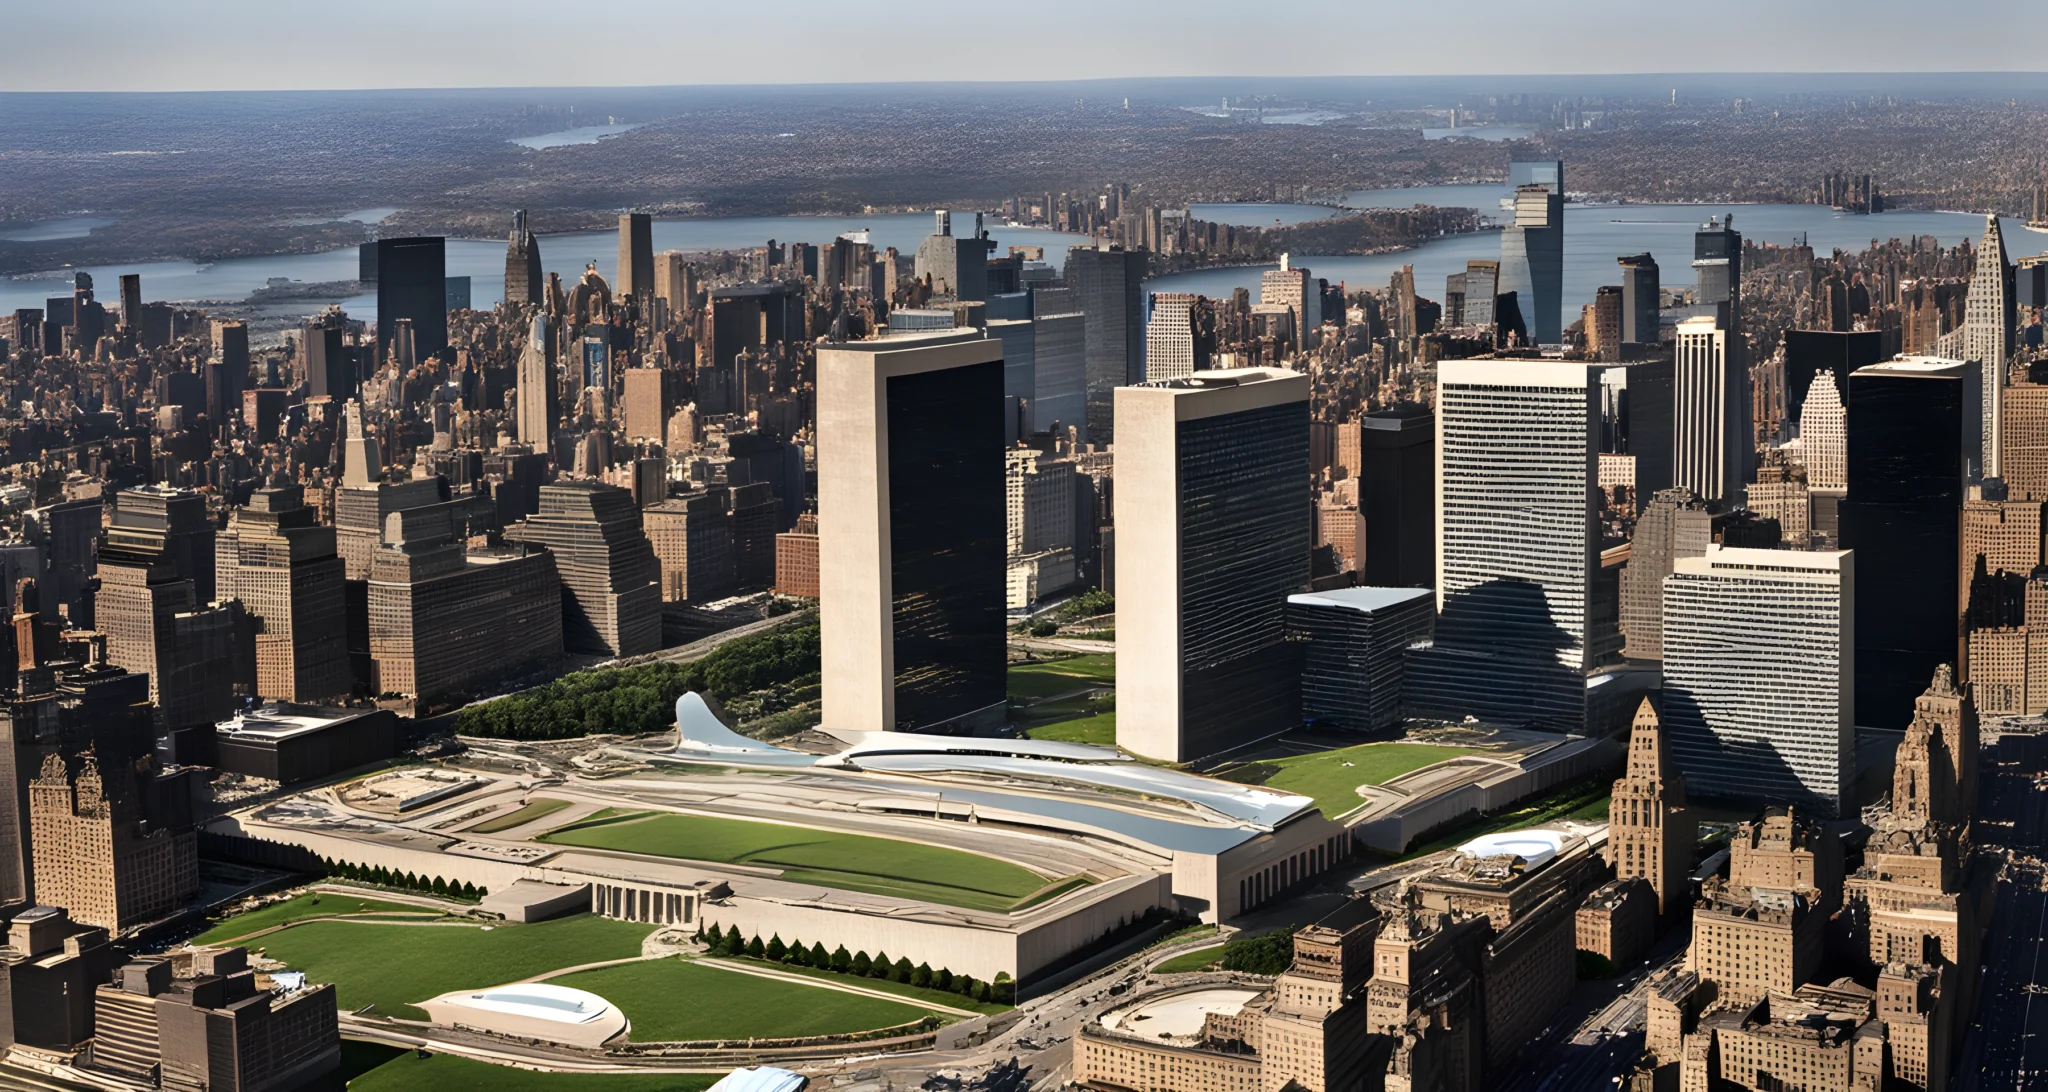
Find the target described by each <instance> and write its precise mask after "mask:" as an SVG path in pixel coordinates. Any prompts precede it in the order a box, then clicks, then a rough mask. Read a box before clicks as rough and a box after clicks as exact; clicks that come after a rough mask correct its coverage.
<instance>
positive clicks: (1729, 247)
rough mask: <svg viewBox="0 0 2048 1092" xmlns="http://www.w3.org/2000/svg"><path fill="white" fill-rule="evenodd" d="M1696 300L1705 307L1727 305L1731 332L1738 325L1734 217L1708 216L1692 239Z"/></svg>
mask: <svg viewBox="0 0 2048 1092" xmlns="http://www.w3.org/2000/svg"><path fill="white" fill-rule="evenodd" d="M1692 275H1693V280H1694V283H1695V284H1696V285H1697V287H1696V288H1695V289H1694V295H1695V298H1697V299H1698V301H1699V302H1701V303H1706V304H1728V305H1729V308H1728V310H1729V318H1728V321H1729V323H1730V324H1731V328H1733V327H1734V326H1736V325H1737V324H1739V323H1740V322H1741V318H1740V313H1741V300H1742V233H1741V232H1739V231H1736V230H1735V217H1733V216H1728V217H1725V218H1723V217H1720V216H1710V217H1708V218H1707V222H1706V223H1704V224H1701V225H1700V229H1699V230H1698V231H1696V232H1694V233H1693V237H1692Z"/></svg>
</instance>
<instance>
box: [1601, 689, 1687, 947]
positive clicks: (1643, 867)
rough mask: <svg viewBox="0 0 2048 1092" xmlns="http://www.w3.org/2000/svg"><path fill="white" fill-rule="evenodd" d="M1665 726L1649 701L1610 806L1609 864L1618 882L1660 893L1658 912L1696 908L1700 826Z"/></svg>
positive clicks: (1641, 713) (1634, 730)
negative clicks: (1638, 882) (1693, 882)
mask: <svg viewBox="0 0 2048 1092" xmlns="http://www.w3.org/2000/svg"><path fill="white" fill-rule="evenodd" d="M1666 742H1667V741H1666V739H1665V734H1664V726H1663V723H1662V722H1661V721H1659V720H1658V718H1657V710H1656V708H1655V707H1653V706H1652V705H1651V704H1650V700H1649V699H1648V698H1645V699H1643V704H1642V705H1641V706H1639V707H1637V709H1636V719H1635V723H1634V724H1633V725H1632V726H1631V727H1630V729H1629V736H1628V768H1627V770H1626V771H1625V772H1624V773H1623V774H1622V776H1621V778H1620V780H1618V781H1616V782H1615V783H1614V793H1613V797H1612V803H1611V804H1609V806H1608V823H1607V863H1608V864H1609V865H1611V866H1613V868H1614V878H1615V879H1618V880H1626V879H1630V878H1635V877H1640V878H1642V879H1645V880H1648V881H1649V882H1650V889H1651V890H1652V891H1655V892H1656V893H1657V912H1658V913H1660V914H1666V915H1669V914H1674V913H1677V912H1678V911H1680V910H1683V909H1685V908H1686V907H1687V906H1689V905H1691V902H1692V888H1691V886H1690V885H1689V883H1688V880H1687V876H1688V874H1689V873H1690V872H1691V871H1692V869H1691V865H1692V847H1693V843H1694V842H1696V841H1698V840H1699V823H1698V822H1696V821H1695V820H1694V819H1693V818H1692V816H1691V814H1690V813H1688V812H1687V811H1686V808H1685V775H1684V774H1682V773H1680V772H1679V771H1678V767H1677V766H1676V764H1674V763H1673V762H1672V758H1671V754H1670V748H1669V747H1668V746H1667V745H1666Z"/></svg>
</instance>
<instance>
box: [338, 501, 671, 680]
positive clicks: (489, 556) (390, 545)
mask: <svg viewBox="0 0 2048 1092" xmlns="http://www.w3.org/2000/svg"><path fill="white" fill-rule="evenodd" d="M461 509H462V505H461V503H460V502H455V501H444V502H440V503H434V504H424V505H417V506H414V507H409V508H403V509H399V510H396V511H394V512H393V513H392V514H391V515H390V516H389V518H387V519H385V520H384V521H383V524H382V526H381V528H380V531H381V535H380V538H379V541H378V543H377V546H376V548H375V549H374V550H373V551H372V552H371V556H370V563H369V572H368V589H367V600H368V604H369V655H370V662H371V672H372V682H371V688H372V689H373V690H374V691H376V692H377V693H379V694H387V693H388V694H402V695H405V696H406V697H409V698H412V699H413V701H414V702H415V707H416V708H422V707H433V706H435V705H437V704H439V703H442V702H445V701H447V700H448V699H451V698H456V697H458V696H459V695H463V694H467V693H474V692H476V691H478V690H480V689H482V688H484V687H487V686H489V685H491V684H492V683H495V682H497V681H499V680H501V679H505V678H509V677H513V676H517V675H521V674H525V673H528V672H532V671H536V670H544V669H546V668H549V667H552V666H555V665H557V664H559V663H560V662H561V660H562V625H563V615H562V599H563V592H562V579H561V574H560V571H559V570H558V568H557V565H558V564H559V563H560V562H562V561H563V559H564V558H565V556H573V555H575V554H576V553H578V551H577V550H576V548H575V547H574V546H565V547H564V548H563V549H562V550H560V551H551V550H538V549H521V548H517V547H507V548H501V549H485V550H477V551H475V552H470V551H468V550H466V549H465V548H464V540H465V539H466V538H467V537H468V532H467V527H466V521H465V520H464V519H463V518H462V511H461ZM598 548H599V549H601V548H602V547H601V546H600V547H598ZM656 628H657V632H658V630H659V622H658V621H657V623H656Z"/></svg>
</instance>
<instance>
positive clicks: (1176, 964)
mask: <svg viewBox="0 0 2048 1092" xmlns="http://www.w3.org/2000/svg"><path fill="white" fill-rule="evenodd" d="M1222 958H1223V945H1221V944H1211V945H1210V946H1208V947H1207V948H1197V949H1195V950H1194V951H1192V952H1182V953H1181V954H1179V955H1177V956H1174V957H1173V958H1172V959H1169V960H1167V961H1166V962H1164V963H1161V964H1160V965H1159V966H1157V967H1154V968H1152V970H1153V971H1154V972H1155V973H1158V974H1182V973H1184V972H1187V971H1199V970H1201V969H1202V968H1204V967H1207V966H1208V965H1209V964H1211V963H1214V962H1216V961H1217V960H1219V959H1222Z"/></svg>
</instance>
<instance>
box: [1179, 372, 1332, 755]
mask: <svg viewBox="0 0 2048 1092" xmlns="http://www.w3.org/2000/svg"><path fill="white" fill-rule="evenodd" d="M1308 433H1309V428H1308V403H1307V402H1306V401H1302V402H1290V403H1285V404H1282V405H1277V406H1267V407H1264V408H1261V409H1253V410H1244V411H1242V412H1239V413H1227V414H1221V415H1219V416H1216V417H1209V418H1204V419H1201V420H1195V421H1183V422H1181V423H1180V426H1179V442H1178V449H1177V457H1178V459H1179V462H1180V518H1181V532H1180V543H1181V545H1180V548H1181V554H1180V568H1181V585H1180V617H1181V623H1180V624H1181V709H1182V727H1181V732H1182V738H1183V739H1184V740H1185V741H1186V743H1185V745H1184V747H1183V751H1184V753H1186V754H1193V755H1212V754H1219V753H1221V752H1224V751H1228V750H1230V749H1232V748H1233V747H1236V746H1238V745H1240V744H1243V743H1249V742H1251V741H1253V740H1258V739H1263V738H1265V737H1267V736H1270V735H1273V734H1275V733H1278V732H1283V731H1286V730H1287V729H1289V728H1291V727H1295V726H1296V725H1298V724H1299V723H1300V719H1301V699H1300V693H1301V691H1300V686H1301V655H1300V647H1299V645H1298V644H1296V643H1294V642H1290V641H1288V640H1287V633H1286V620H1287V597H1288V596H1289V595H1291V594H1293V593H1294V592H1296V591H1298V590H1299V589H1300V588H1301V586H1302V585H1303V584H1304V583H1306V582H1307V581H1308V577H1309V549H1310V544H1311V538H1310V533H1309V519H1310V515H1311V513H1312V511H1313V508H1312V505H1311V498H1310V492H1309V491H1310V488H1311V485H1310V474H1309V457H1308Z"/></svg>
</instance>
